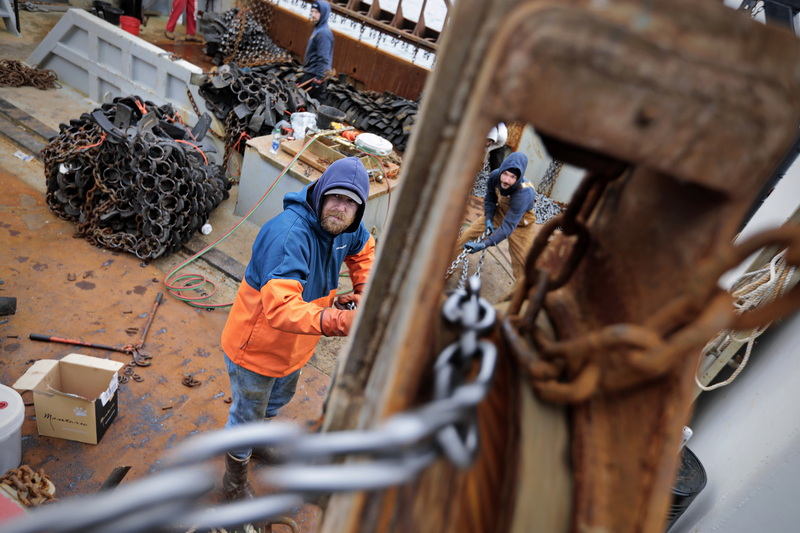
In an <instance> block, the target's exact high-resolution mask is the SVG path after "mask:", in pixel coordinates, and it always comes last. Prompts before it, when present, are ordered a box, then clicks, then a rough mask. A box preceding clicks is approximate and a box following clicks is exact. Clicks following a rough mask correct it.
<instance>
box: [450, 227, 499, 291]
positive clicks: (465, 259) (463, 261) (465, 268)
mask: <svg viewBox="0 0 800 533" xmlns="http://www.w3.org/2000/svg"><path fill="white" fill-rule="evenodd" d="M459 234H460V232H459ZM490 234H491V231H489V230H488V229H487V230H486V231H484V232H483V234H482V235H481V236H480V237H478V239H477V242H483V240H484V239H485V238H486V237H488V236H489V235H490ZM469 255H470V253H469V252H467V251H466V250H462V252H461V253H460V254H458V257H456V258H455V260H453V262H452V264H451V265H450V266H449V267H448V269H447V272H445V275H444V279H445V280H448V279H450V276H452V275H453V272H455V271H456V268H458V265H462V269H461V277H460V278H459V280H458V285H457V286H456V289H463V288H464V286H465V284H466V282H467V278H468V277H469ZM485 255H486V248H484V249H483V250H482V251H481V255H480V257H479V259H478V267H477V269H476V271H475V276H477V277H478V278H480V277H481V269H482V268H483V259H484V256H485Z"/></svg>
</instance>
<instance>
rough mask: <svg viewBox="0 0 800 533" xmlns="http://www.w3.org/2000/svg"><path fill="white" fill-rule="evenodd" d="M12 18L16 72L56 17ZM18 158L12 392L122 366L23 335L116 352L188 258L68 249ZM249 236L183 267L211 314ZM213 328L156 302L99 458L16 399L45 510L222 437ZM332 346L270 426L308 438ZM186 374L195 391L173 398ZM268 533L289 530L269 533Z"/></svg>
mask: <svg viewBox="0 0 800 533" xmlns="http://www.w3.org/2000/svg"><path fill="white" fill-rule="evenodd" d="M20 15H21V19H22V30H23V35H22V36H21V37H16V36H12V35H10V34H7V33H4V32H2V31H0V58H13V59H18V60H21V61H24V60H25V59H26V58H27V57H28V55H29V54H30V53H31V51H32V50H33V49H34V48H35V46H37V45H38V43H39V42H41V40H42V39H43V38H44V37H45V36H46V35H47V33H48V32H49V30H50V29H51V28H52V26H53V25H54V24H55V23H56V22H57V21H58V19H59V17H60V15H59V14H58V13H42V12H36V13H29V12H26V11H22V12H21V13H20ZM165 22H166V19H165V18H150V20H149V23H148V25H147V27H143V28H142V31H141V34H140V36H141V37H142V38H143V39H146V40H148V41H149V42H152V43H153V44H155V45H157V46H160V47H163V48H164V49H165V50H169V51H173V52H175V53H176V54H178V55H181V56H182V57H185V58H186V59H187V60H190V61H193V62H195V63H196V64H201V63H202V62H203V59H202V56H201V55H200V54H198V53H197V52H198V51H199V49H200V47H199V45H196V44H190V43H185V42H183V41H180V40H178V41H177V42H172V41H168V40H167V39H166V38H165V37H164V35H163V27H164V24H165ZM182 31H183V27H182V26H179V27H178V31H177V32H176V33H178V35H179V36H181V34H182ZM195 56H196V57H195ZM201 66H202V67H203V68H207V67H208V66H209V65H201ZM0 99H3V100H8V101H10V102H11V103H13V105H14V106H16V107H17V108H18V109H19V111H20V112H25V113H29V114H30V115H32V116H35V118H36V119H37V120H39V121H42V122H43V123H45V124H46V125H47V126H49V127H50V128H53V129H54V130H56V129H57V127H58V124H59V123H61V122H67V121H68V120H69V119H70V118H75V117H78V116H79V115H80V113H82V112H85V111H90V110H91V109H92V105H93V103H91V102H89V101H88V100H86V99H85V98H83V99H82V98H81V97H80V95H77V96H76V95H75V94H71V93H69V92H68V91H67V89H59V90H57V91H55V92H46V93H42V92H41V91H37V90H35V89H33V88H19V89H16V88H3V87H0ZM18 149H19V147H18V146H15V145H13V144H12V143H10V142H9V141H8V139H5V138H3V136H2V135H0V189H1V190H2V191H3V193H2V195H0V279H2V283H1V284H0V296H13V297H16V298H17V312H16V314H14V315H11V316H8V317H0V321H2V320H3V319H8V322H7V323H4V324H0V354H2V356H0V383H2V384H4V385H9V386H10V385H11V384H13V383H14V382H15V381H16V380H17V378H18V377H19V376H21V375H22V374H23V373H24V372H25V371H26V370H27V368H28V365H29V364H30V363H31V362H32V361H35V360H37V359H45V358H55V359H59V358H61V357H63V356H64V355H66V354H69V353H84V354H87V355H92V356H96V357H108V358H111V359H114V360H116V361H121V362H125V363H127V362H128V361H129V360H130V356H128V355H125V354H123V353H117V352H111V351H103V350H98V349H92V348H82V347H77V346H70V345H66V344H54V343H42V342H37V341H32V340H29V338H28V335H29V334H30V333H40V334H45V335H53V336H61V337H68V338H73V339H80V340H83V341H89V342H95V343H101V344H107V345H115V346H122V345H125V344H128V343H131V342H135V341H137V340H139V337H140V336H141V328H143V327H144V325H145V323H146V320H147V315H148V313H149V312H150V310H151V308H152V306H153V302H154V299H155V297H156V294H157V293H158V292H165V288H164V285H163V283H162V279H163V277H164V274H165V272H168V271H169V270H170V269H172V268H173V267H175V265H177V264H178V263H179V262H181V261H183V260H184V259H185V258H186V257H188V255H189V254H188V253H187V250H184V251H182V252H181V253H179V254H174V256H173V257H169V258H166V259H159V260H157V261H154V262H153V263H151V264H144V263H143V262H142V261H140V260H138V259H137V258H135V257H134V256H132V255H128V254H119V253H113V252H110V251H108V250H103V249H99V248H95V247H93V246H92V245H90V244H88V243H87V242H86V241H85V240H83V239H77V238H73V231H74V226H73V225H72V223H70V222H66V221H64V220H61V219H59V218H58V217H56V216H55V215H54V214H53V213H51V212H50V210H49V209H48V207H47V205H46V203H45V194H44V193H45V186H44V173H43V167H42V165H41V162H39V161H37V160H34V161H30V162H25V161H22V160H20V159H19V158H17V157H15V151H16V150H18ZM29 153H30V152H29ZM237 194H238V187H235V186H234V188H233V189H232V190H231V198H230V199H229V200H226V201H225V202H223V203H222V204H221V205H220V206H219V207H218V208H217V209H216V210H215V211H214V212H213V213H212V215H211V220H210V221H211V222H212V224H213V226H214V228H215V230H214V232H213V233H212V234H211V235H209V236H207V237H206V236H202V235H200V234H198V235H197V236H196V237H195V238H193V240H192V241H190V242H189V243H188V248H189V249H193V250H196V249H199V248H202V247H203V246H205V244H207V243H208V242H210V241H213V240H214V239H216V238H218V237H219V236H220V235H221V233H222V232H223V231H225V230H226V229H227V228H229V227H233V226H234V225H235V224H236V223H237V222H238V220H239V217H236V216H235V215H233V207H234V205H235V201H236V195H237ZM476 205H477V204H476ZM477 211H478V209H477V208H476V206H475V205H473V206H471V207H470V209H469V210H468V214H469V216H468V218H471V217H474V216H476V215H477ZM257 231H258V228H257V227H256V226H255V225H252V224H245V225H243V226H242V227H241V228H240V229H239V230H237V232H236V233H235V234H234V235H232V236H231V238H228V239H225V241H224V243H222V244H221V245H220V249H219V250H220V251H219V255H220V256H221V257H222V261H216V264H214V261H211V262H209V263H205V262H202V261H198V264H197V265H192V266H193V267H195V266H196V268H197V269H199V270H200V272H201V273H202V274H204V275H209V276H212V277H215V281H216V282H217V283H219V284H220V288H221V296H220V297H221V301H230V298H232V295H233V291H235V288H236V285H237V284H238V283H237V281H236V280H238V278H237V276H241V272H243V268H244V267H243V265H245V264H246V263H247V261H248V260H249V254H250V247H251V245H252V242H253V238H254V236H255V234H256V232H257ZM501 259H503V260H502V261H501V263H504V264H501V265H500V266H498V265H494V264H492V265H487V268H488V269H489V270H491V269H492V268H497V269H498V271H497V272H499V275H494V276H489V277H488V278H487V279H488V280H489V285H492V284H493V283H495V284H497V287H496V289H495V292H496V293H497V294H498V295H500V294H504V293H505V292H506V291H507V290H508V289H509V288H510V286H511V282H510V281H509V280H508V276H507V275H506V274H505V273H503V272H502V271H505V272H506V273H507V272H508V271H510V266H509V265H508V262H507V261H506V260H505V258H501ZM221 263H224V264H222V266H221ZM221 269H222V270H225V269H227V271H226V272H221V271H220V270H221ZM501 270H502V271H501ZM190 271H192V272H193V271H194V270H190ZM498 280H500V281H498ZM490 299H491V298H490ZM226 318H227V308H223V309H221V310H215V311H206V310H198V309H196V308H192V307H190V306H188V305H186V304H184V303H182V302H180V301H178V300H176V299H174V298H172V297H170V296H167V297H166V298H165V300H164V303H163V305H162V306H161V307H159V309H158V311H157V313H156V315H155V319H154V320H153V323H152V326H151V328H150V331H149V334H148V336H147V339H146V343H145V351H147V352H149V353H151V354H152V355H153V359H152V364H151V366H149V367H146V368H141V369H139V371H138V373H139V375H140V376H141V377H143V378H144V381H141V382H135V381H132V380H131V381H128V383H125V384H123V385H122V386H121V389H120V396H119V400H120V411H119V415H118V418H117V419H116V420H115V421H114V422H113V423H112V425H111V427H110V428H109V430H108V432H107V433H106V434H105V436H104V437H103V439H102V441H101V442H100V443H99V444H98V445H88V444H81V443H78V442H73V441H68V440H63V439H57V438H51V437H42V436H39V435H38V433H37V429H36V421H35V417H34V410H33V405H32V397H31V393H29V392H28V393H24V394H23V399H24V400H25V402H26V404H31V405H28V406H27V407H26V416H25V422H24V423H23V427H22V435H23V436H22V455H23V457H22V462H23V464H28V465H30V466H31V467H33V468H34V469H39V468H43V469H44V470H45V472H46V473H47V475H48V476H49V477H50V478H51V479H52V481H53V483H54V484H55V486H56V491H57V493H56V496H57V497H58V498H61V499H64V498H69V497H71V496H79V495H87V494H91V493H93V492H95V491H97V490H98V488H99V487H100V486H101V485H102V483H103V482H104V481H105V480H106V478H107V477H108V476H109V474H110V473H111V472H112V470H113V469H114V468H115V467H117V466H130V467H131V470H130V471H129V472H128V474H127V475H126V476H125V478H124V479H123V481H122V483H123V484H124V483H127V482H129V481H131V480H134V479H138V478H141V477H143V476H147V475H148V474H151V473H153V472H156V471H158V470H159V468H160V467H161V466H162V464H161V462H162V460H163V458H164V457H165V454H166V452H167V451H168V450H169V449H170V448H173V447H175V446H176V445H177V444H178V443H179V442H181V441H182V440H184V439H186V438H188V437H190V436H192V435H195V434H198V433H204V432H208V431H213V430H217V429H221V428H222V427H223V425H224V424H225V421H226V419H227V412H228V404H226V403H225V399H226V398H227V397H228V396H229V383H228V378H227V374H226V372H225V370H224V363H223V360H222V352H221V349H220V343H219V338H220V333H221V331H222V327H223V325H224V323H225V320H226ZM130 328H134V329H130ZM137 328H138V329H137ZM129 332H130V333H129ZM344 342H345V339H338V338H337V339H323V342H322V343H321V345H320V349H319V350H318V352H317V354H315V356H314V358H312V360H311V363H310V364H309V365H307V366H306V367H305V369H304V370H303V374H302V377H301V382H300V384H299V386H298V392H297V395H296V396H295V398H294V400H293V401H292V402H291V403H290V404H289V405H287V406H286V407H285V408H284V409H282V410H281V412H280V413H279V415H278V416H279V418H282V419H289V420H294V421H296V422H297V423H298V424H300V425H307V426H310V425H311V424H313V423H314V422H315V421H316V420H317V419H318V417H319V416H320V414H321V410H322V404H323V401H324V398H325V395H326V393H327V390H328V388H329V386H330V376H331V374H332V373H333V368H334V366H335V364H336V358H337V354H338V352H339V350H340V349H341V347H342V346H343V344H344ZM188 374H191V375H192V376H193V377H194V378H195V379H197V380H199V381H200V382H201V385H199V386H197V387H187V386H185V385H183V384H182V380H183V378H184V377H186V376H187V375H188ZM222 461H223V460H222V458H221V457H220V458H218V459H217V460H215V461H213V466H214V468H215V469H216V471H218V473H219V476H220V478H221V476H222V472H223V469H224V466H223V462H222ZM256 468H261V466H260V465H259V466H257V467H256ZM252 477H253V476H251V478H252ZM260 489H263V490H267V488H266V487H260ZM220 499H221V493H220V492H219V491H218V490H215V491H213V492H212V493H209V494H208V495H207V500H208V504H209V505H213V504H214V503H217V502H219V501H220ZM290 516H291V518H293V519H294V520H295V521H296V522H297V524H298V526H299V528H300V531H301V532H303V533H311V532H315V531H317V530H318V528H319V525H320V524H321V520H322V511H321V510H320V509H319V508H318V507H317V506H315V505H313V504H306V505H304V506H303V507H301V508H300V509H298V510H297V511H296V512H295V513H294V514H292V515H290ZM0 529H2V528H1V527H0ZM274 530H275V531H276V532H280V531H288V528H287V527H286V526H280V525H276V526H274Z"/></svg>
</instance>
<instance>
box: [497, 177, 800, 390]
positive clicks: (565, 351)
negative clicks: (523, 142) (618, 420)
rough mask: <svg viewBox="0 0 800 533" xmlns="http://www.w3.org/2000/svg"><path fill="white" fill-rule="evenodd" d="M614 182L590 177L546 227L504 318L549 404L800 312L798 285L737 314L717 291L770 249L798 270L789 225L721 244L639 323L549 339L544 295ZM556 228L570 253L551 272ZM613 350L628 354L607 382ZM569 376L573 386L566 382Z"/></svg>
mask: <svg viewBox="0 0 800 533" xmlns="http://www.w3.org/2000/svg"><path fill="white" fill-rule="evenodd" d="M613 179H615V176H612V175H610V174H607V175H603V174H591V175H588V176H587V177H586V178H585V179H584V181H583V182H582V183H581V185H580V187H579V188H578V190H577V191H576V192H575V195H574V196H573V201H572V202H571V203H570V204H569V205H568V206H567V210H566V211H565V212H564V213H562V214H561V215H559V216H557V217H555V218H553V219H551V220H549V221H548V222H547V223H546V224H545V225H544V226H543V227H542V230H541V231H540V232H539V233H538V234H537V236H536V239H535V240H534V243H533V245H532V247H531V250H530V253H529V255H528V258H527V260H526V264H525V280H524V282H523V283H522V284H521V286H520V287H519V288H518V290H517V291H516V292H515V294H514V296H513V299H512V301H511V304H510V306H509V309H508V315H507V316H505V317H503V319H502V327H501V331H502V332H503V334H504V337H505V340H506V341H507V343H508V346H509V348H510V351H511V353H512V354H513V355H514V356H515V358H516V359H517V360H518V362H519V363H520V364H521V365H522V366H523V367H524V368H526V369H527V371H528V374H529V377H530V379H531V382H532V384H533V386H534V388H535V389H536V390H537V391H538V392H539V394H540V395H541V396H542V397H543V398H545V399H548V400H551V401H558V402H577V401H582V400H585V399H586V398H588V397H589V396H591V395H592V394H593V393H594V392H595V391H596V390H597V388H598V387H599V386H600V383H601V381H602V383H603V385H604V386H605V387H606V388H609V389H624V388H628V387H630V386H633V385H635V384H638V383H641V382H642V381H644V380H647V379H652V378H653V377H656V376H659V375H662V374H664V373H665V372H667V371H668V370H669V369H670V368H671V367H672V365H673V364H674V362H675V361H676V360H678V358H679V357H680V356H681V355H682V354H684V353H686V351H687V350H691V349H693V348H694V347H698V349H699V348H700V347H702V346H703V345H705V343H706V342H708V340H709V339H711V338H713V336H714V335H716V334H717V333H718V332H719V331H721V330H723V329H734V330H746V329H752V328H755V327H759V326H762V325H764V324H768V323H770V322H771V321H773V320H775V319H777V318H779V317H782V316H785V315H786V314H787V313H789V312H791V311H793V310H795V309H797V308H798V307H800V288H798V287H795V288H793V289H792V290H790V291H788V292H787V293H786V294H785V295H783V296H782V297H781V298H778V299H776V300H774V301H772V302H770V303H769V304H767V305H765V306H763V307H760V308H756V309H753V310H750V311H748V312H745V313H743V314H735V313H734V307H733V304H732V299H731V296H730V295H729V294H728V293H727V292H725V291H723V290H722V289H720V288H719V287H718V285H717V281H718V280H719V278H720V277H721V276H722V275H723V274H724V273H725V272H726V271H728V270H730V269H732V268H734V267H736V266H737V265H739V264H741V262H742V261H744V260H745V259H746V258H747V257H749V256H750V255H751V254H753V253H755V252H757V251H758V250H760V249H761V248H764V247H765V246H771V245H772V246H778V247H782V248H786V249H787V253H786V261H787V262H788V263H789V264H790V265H794V266H797V265H800V227H798V226H787V227H783V228H779V229H775V230H769V231H765V232H763V233H761V234H759V235H756V236H755V237H752V238H750V239H748V240H746V241H745V242H743V243H742V244H740V245H736V246H734V245H733V244H726V245H723V246H720V249H719V250H715V251H714V253H713V254H710V256H709V257H708V258H707V259H706V260H705V261H703V262H701V264H700V265H698V269H697V271H696V273H695V275H693V276H692V279H691V280H690V282H689V285H688V286H687V288H686V290H685V291H683V292H682V293H681V294H680V295H679V296H677V297H675V298H674V299H673V300H672V301H670V302H667V303H666V304H665V305H663V306H662V307H661V308H660V309H658V310H657V311H656V312H654V313H653V314H652V315H651V316H649V317H646V318H644V319H643V320H642V321H641V323H639V324H633V323H626V324H612V325H608V326H605V327H603V328H600V329H598V330H595V331H591V332H589V333H587V334H585V335H583V336H581V337H578V338H572V339H561V340H553V339H551V338H550V336H548V335H547V334H546V333H545V332H544V331H543V330H542V329H540V328H539V326H537V323H536V320H537V316H538V314H539V311H540V310H541V309H542V306H543V304H544V300H545V296H546V295H547V293H548V292H551V291H554V290H556V289H558V288H560V287H562V286H564V285H565V284H566V283H567V281H569V279H571V277H572V275H573V274H574V272H575V270H576V269H577V267H578V265H579V264H580V262H581V260H582V259H583V257H584V256H585V253H586V250H587V249H588V246H589V244H590V241H591V235H590V232H589V230H588V228H587V226H586V224H585V221H586V220H588V219H589V217H590V216H591V214H592V213H593V211H594V210H595V208H596V206H597V203H598V202H599V199H600V197H601V195H602V194H603V191H604V189H605V187H606V186H607V185H608V184H609V183H610V181H611V180H613ZM559 228H560V232H561V234H562V235H564V236H566V237H572V239H571V241H572V242H571V248H570V249H569V251H568V253H567V255H566V256H563V254H562V257H561V262H560V267H559V269H558V270H557V271H551V270H550V269H548V268H546V267H543V266H541V265H539V259H540V258H541V257H542V255H543V253H544V252H545V250H546V249H547V248H548V246H549V245H550V243H551V242H552V241H553V238H554V237H555V234H556V231H557V230H559ZM526 302H527V305H525V306H524V308H523V304H525V303H526ZM687 317H689V318H688V320H687ZM529 341H531V342H532V343H533V346H535V348H536V351H535V352H534V351H533V349H532V347H531V345H530V344H529ZM612 352H621V353H622V354H623V356H622V357H623V360H622V363H623V365H624V366H625V367H626V371H625V372H621V373H618V374H616V375H605V376H604V375H603V373H602V369H601V367H600V365H599V361H601V360H604V359H607V357H608V356H610V354H611V353H612ZM565 374H566V375H567V376H568V379H569V380H570V381H568V382H565V381H562V379H563V378H564V375H565Z"/></svg>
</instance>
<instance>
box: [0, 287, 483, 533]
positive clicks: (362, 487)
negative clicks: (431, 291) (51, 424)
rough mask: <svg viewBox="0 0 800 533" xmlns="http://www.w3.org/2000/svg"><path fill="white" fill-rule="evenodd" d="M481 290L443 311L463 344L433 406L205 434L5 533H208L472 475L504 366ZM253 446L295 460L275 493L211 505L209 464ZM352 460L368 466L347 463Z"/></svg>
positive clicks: (272, 478)
mask: <svg viewBox="0 0 800 533" xmlns="http://www.w3.org/2000/svg"><path fill="white" fill-rule="evenodd" d="M480 288H481V284H480V280H479V279H478V278H477V277H473V278H471V279H470V280H469V283H468V284H467V285H466V287H465V288H464V290H459V291H456V292H454V293H453V294H452V295H451V296H450V297H449V298H448V299H447V300H446V302H445V304H444V306H443V309H442V314H443V316H444V319H445V320H446V321H447V322H448V323H449V324H450V325H451V326H452V327H453V328H455V329H456V330H457V331H458V339H456V340H455V342H453V343H452V344H450V345H448V346H447V347H445V348H444V350H442V352H441V353H440V354H439V355H438V357H437V359H436V362H435V364H434V365H432V368H431V371H432V376H431V379H430V382H431V383H432V389H433V390H432V391H431V400H430V401H428V402H426V403H424V404H422V405H419V406H417V407H415V408H414V409H411V410H407V411H403V412H399V413H396V414H394V415H392V416H391V417H389V418H387V419H386V420H384V421H383V422H381V423H380V424H378V425H377V426H376V427H374V428H370V429H363V430H349V431H337V432H323V433H306V432H303V431H302V429H301V428H300V427H299V426H297V425H295V424H292V423H290V422H283V421H274V422H271V423H269V424H264V423H251V424H245V425H241V426H237V427H235V428H231V429H226V430H219V431H215V432H211V433H205V434H202V435H195V436H193V437H192V438H191V439H188V440H187V441H186V442H184V443H181V444H180V446H178V447H176V448H175V449H174V450H172V451H171V453H170V455H169V456H168V457H167V458H165V459H166V460H165V461H164V462H163V463H162V464H164V465H167V466H168V468H167V469H166V470H165V471H163V472H161V473H156V474H152V475H149V476H145V477H143V478H141V479H138V480H135V481H132V482H130V483H126V484H125V485H124V486H120V487H118V488H116V489H114V490H113V491H105V492H100V493H98V494H93V495H91V496H87V497H83V498H82V499H80V498H73V499H72V500H63V501H61V502H60V503H57V504H55V505H52V506H47V507H44V508H42V509H38V510H37V511H36V512H31V513H28V515H26V516H25V517H23V518H22V519H20V520H18V521H15V522H14V523H12V524H10V525H9V526H8V527H7V528H4V529H3V531H4V532H5V533H34V532H45V531H46V532H48V533H78V532H80V533H83V532H86V531H128V532H131V533H133V532H137V531H173V530H174V528H176V527H179V526H185V525H191V531H208V530H209V529H212V528H219V527H228V526H234V525H240V524H247V523H251V524H252V523H258V522H261V521H263V520H266V519H270V518H271V517H274V516H276V515H280V514H283V513H286V512H291V511H292V510H294V509H296V508H297V507H298V506H300V505H302V504H303V503H304V502H305V501H313V500H314V499H316V498H318V497H319V496H320V495H324V494H330V493H339V492H342V493H346V492H353V491H377V490H384V489H387V488H390V487H395V486H399V485H403V484H406V483H409V482H410V481H412V480H413V479H414V478H415V477H416V476H417V475H418V474H419V473H420V472H422V471H423V470H424V469H426V468H427V467H429V466H430V465H432V464H433V463H434V462H435V461H437V460H439V459H446V460H448V461H449V462H450V463H451V464H453V465H454V466H456V467H457V468H461V469H466V468H470V466H472V465H473V464H474V462H475V459H476V457H477V455H478V453H479V451H480V450H479V446H480V440H479V439H478V422H479V421H478V406H479V405H480V404H481V403H482V402H484V401H485V399H486V397H487V395H488V394H489V390H490V388H491V383H492V379H493V377H494V373H495V368H496V365H497V360H498V355H497V349H496V348H495V346H494V344H493V343H492V342H490V341H488V340H486V339H484V338H482V337H484V336H486V335H487V334H488V333H489V332H490V331H492V329H493V327H494V324H495V320H496V317H497V314H496V311H495V309H494V307H492V305H491V304H490V303H489V302H488V301H486V300H485V299H483V298H481V297H480ZM253 446H258V447H262V446H275V447H277V448H278V449H279V450H280V452H281V453H285V454H286V463H284V464H282V465H277V466H274V467H270V468H265V469H263V470H261V471H256V475H257V476H258V477H259V479H258V481H259V483H258V486H269V487H270V491H269V493H267V494H264V495H259V496H258V498H257V499H250V500H243V501H239V502H233V503H226V504H223V505H214V506H208V505H207V504H205V502H204V501H203V499H202V498H201V497H202V496H203V495H204V494H205V493H207V492H208V491H210V490H211V489H212V488H213V487H214V479H215V476H216V469H211V466H210V465H203V463H205V462H207V461H208V460H210V459H215V458H218V457H219V456H220V455H222V454H224V453H226V452H227V451H228V450H232V449H237V448H242V447H247V448H249V447H253ZM347 458H358V461H355V460H350V461H347V460H343V459H347ZM109 510H112V511H109ZM276 523H283V522H280V521H277V522H276ZM4 526H5V524H4ZM159 526H162V527H159ZM184 530H185V527H184Z"/></svg>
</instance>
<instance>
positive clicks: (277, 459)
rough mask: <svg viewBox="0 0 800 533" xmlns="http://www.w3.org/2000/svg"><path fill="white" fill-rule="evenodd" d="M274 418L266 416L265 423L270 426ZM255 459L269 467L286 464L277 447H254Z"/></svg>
mask: <svg viewBox="0 0 800 533" xmlns="http://www.w3.org/2000/svg"><path fill="white" fill-rule="evenodd" d="M274 418H275V417H274V416H265V417H264V423H265V424H269V423H270V422H272V420H273V419H274ZM253 457H255V458H256V459H258V460H259V461H261V462H262V463H264V464H267V465H269V466H276V465H280V464H283V463H285V462H286V460H285V458H284V457H283V454H282V453H281V452H280V451H279V448H277V447H275V446H255V447H253Z"/></svg>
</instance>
